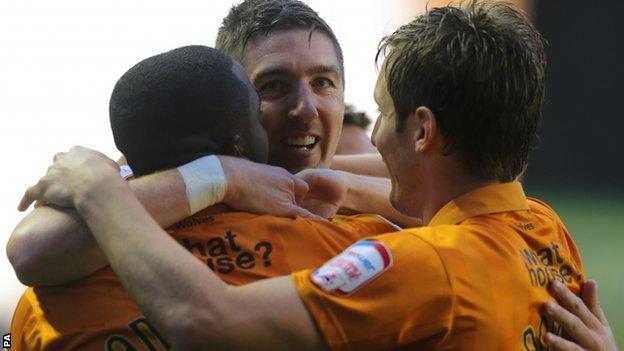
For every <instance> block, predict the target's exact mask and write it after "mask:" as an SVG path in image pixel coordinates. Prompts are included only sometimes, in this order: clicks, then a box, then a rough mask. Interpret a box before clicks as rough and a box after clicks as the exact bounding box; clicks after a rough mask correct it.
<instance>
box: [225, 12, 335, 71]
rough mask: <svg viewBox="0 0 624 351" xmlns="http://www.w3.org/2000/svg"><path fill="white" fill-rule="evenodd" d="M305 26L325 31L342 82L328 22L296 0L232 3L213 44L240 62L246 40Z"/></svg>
mask: <svg viewBox="0 0 624 351" xmlns="http://www.w3.org/2000/svg"><path fill="white" fill-rule="evenodd" d="M289 29H309V30H310V31H311V32H310V36H311V35H312V31H313V30H318V31H320V32H322V33H325V34H326V35H327V36H328V37H329V39H330V40H331V41H332V43H333V44H334V49H335V50H336V56H337V57H338V62H339V64H340V71H341V76H342V80H343V82H344V59H343V56H342V49H341V48H340V44H339V43H338V39H336V36H335V35H334V32H333V31H332V29H331V28H330V27H329V25H328V24H327V23H326V22H325V21H324V20H323V19H322V18H321V17H320V16H319V15H318V13H316V11H314V10H312V9H311V8H310V7H309V6H308V5H306V4H304V3H303V2H301V1H297V0H245V1H243V2H242V3H240V4H238V5H235V6H232V8H231V9H230V12H229V13H228V15H227V16H226V17H225V18H224V19H223V23H222V24H221V28H219V33H218V34H217V40H216V44H215V47H216V48H217V49H219V50H221V51H223V52H225V53H226V54H228V55H230V56H231V57H232V58H234V59H235V60H237V61H238V62H241V63H242V62H243V57H244V56H245V47H246V46H247V43H248V42H249V41H251V40H253V39H255V38H256V37H258V36H261V35H264V36H266V35H268V34H269V33H270V32H272V31H279V30H289Z"/></svg>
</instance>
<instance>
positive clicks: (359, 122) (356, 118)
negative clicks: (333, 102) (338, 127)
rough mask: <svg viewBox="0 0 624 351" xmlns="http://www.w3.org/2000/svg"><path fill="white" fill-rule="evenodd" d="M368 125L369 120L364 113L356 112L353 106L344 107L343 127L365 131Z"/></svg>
mask: <svg viewBox="0 0 624 351" xmlns="http://www.w3.org/2000/svg"><path fill="white" fill-rule="evenodd" d="M370 124H371V119H370V118H369V117H368V115H367V114H366V112H364V111H356V110H355V107H354V106H353V105H349V104H347V105H345V112H344V118H343V119H342V125H343V126H355V127H358V128H360V129H363V130H366V129H367V128H368V126H369V125H370Z"/></svg>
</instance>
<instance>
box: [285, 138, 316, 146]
mask: <svg viewBox="0 0 624 351" xmlns="http://www.w3.org/2000/svg"><path fill="white" fill-rule="evenodd" d="M315 142H316V138H315V137H313V136H310V135H307V136H304V137H288V138H286V144H288V145H289V146H297V147H309V146H312V145H313V144H314V143H315Z"/></svg>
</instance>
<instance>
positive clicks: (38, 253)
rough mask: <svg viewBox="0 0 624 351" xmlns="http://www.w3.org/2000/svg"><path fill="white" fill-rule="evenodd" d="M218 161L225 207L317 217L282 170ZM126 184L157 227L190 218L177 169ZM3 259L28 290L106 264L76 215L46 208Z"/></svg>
mask: <svg viewBox="0 0 624 351" xmlns="http://www.w3.org/2000/svg"><path fill="white" fill-rule="evenodd" d="M219 159H220V162H221V165H222V167H223V171H224V173H225V177H226V179H227V191H226V193H225V195H224V196H225V197H224V198H223V199H222V200H223V201H224V202H225V203H227V204H228V205H230V206H232V207H234V208H236V209H239V210H244V211H249V212H256V213H269V214H273V215H278V216H297V215H298V216H303V217H308V218H318V217H317V216H315V215H313V214H312V213H310V212H309V211H307V210H305V209H303V208H300V207H299V206H298V205H297V200H300V199H301V198H302V197H303V196H304V195H305V193H306V192H307V189H308V187H307V184H306V183H305V182H304V181H302V180H300V179H298V178H296V177H294V176H293V175H291V174H290V173H288V172H287V171H286V170H284V169H281V168H278V167H271V166H267V165H261V164H256V163H253V162H250V161H247V160H243V159H239V158H234V157H228V156H219ZM263 175H264V176H263ZM129 184H130V186H131V188H132V190H133V192H134V193H135V195H136V197H137V198H138V199H139V201H140V202H141V203H142V204H143V205H144V206H145V208H146V209H147V211H148V212H149V214H150V215H151V216H152V217H153V218H154V219H155V220H156V222H157V223H158V224H159V225H160V226H161V227H167V226H169V225H171V224H173V223H176V222H177V221H179V220H182V219H184V218H186V217H188V216H189V215H190V214H191V212H190V205H189V196H188V194H187V186H186V184H185V182H184V180H183V178H182V176H181V174H180V172H179V171H178V170H177V169H172V170H167V171H163V172H159V173H155V174H151V175H147V176H144V177H141V178H138V179H135V180H132V181H130V182H129ZM195 195H197V196H199V195H198V194H195ZM202 200H206V201H205V202H204V203H203V205H201V204H200V205H197V202H195V206H194V207H197V208H195V209H194V210H193V211H194V212H195V211H198V210H201V209H202V208H205V207H207V206H209V205H212V204H214V203H216V202H218V201H221V199H218V200H215V199H212V198H209V199H208V198H207V199H204V198H202ZM21 207H22V210H24V209H25V208H24V206H23V205H21ZM7 255H8V257H9V260H10V261H11V264H12V265H13V268H14V270H15V272H16V274H17V276H18V278H19V279H20V281H21V282H22V283H24V284H26V285H31V286H42V285H54V284H61V283H65V282H68V281H71V280H74V279H77V278H81V277H83V276H86V275H88V274H91V273H93V272H94V271H96V270H97V269H99V268H102V267H104V266H106V265H107V264H108V262H107V261H106V259H105V258H104V256H103V255H102V253H101V251H100V249H99V247H98V246H97V244H96V242H95V240H94V238H93V236H92V235H91V233H90V232H89V230H88V228H87V226H85V224H84V223H83V222H82V220H81V219H80V218H79V216H77V215H76V213H75V211H74V210H72V209H67V208H60V207H51V206H50V207H46V206H43V207H39V208H37V209H35V210H33V211H32V212H31V213H29V214H28V215H27V216H26V217H25V218H24V219H23V220H22V221H21V222H20V223H19V224H18V226H17V227H16V228H15V230H14V231H13V234H12V235H11V238H10V239H9V242H8V244H7Z"/></svg>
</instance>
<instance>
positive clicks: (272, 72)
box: [252, 65, 340, 82]
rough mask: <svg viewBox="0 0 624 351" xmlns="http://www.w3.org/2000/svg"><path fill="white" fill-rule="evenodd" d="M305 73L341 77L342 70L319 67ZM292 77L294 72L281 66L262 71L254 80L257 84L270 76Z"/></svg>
mask: <svg viewBox="0 0 624 351" xmlns="http://www.w3.org/2000/svg"><path fill="white" fill-rule="evenodd" d="M305 73H306V74H319V73H335V74H337V75H340V69H339V68H338V66H336V65H317V66H314V67H312V68H310V69H308V70H307V71H306V72H305ZM290 75H293V71H292V70H290V69H288V68H284V67H280V66H275V67H268V68H266V69H263V70H261V71H260V72H259V73H258V74H256V75H255V76H254V77H253V79H252V80H253V81H254V82H255V81H258V80H262V79H264V78H266V77H270V76H290Z"/></svg>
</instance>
